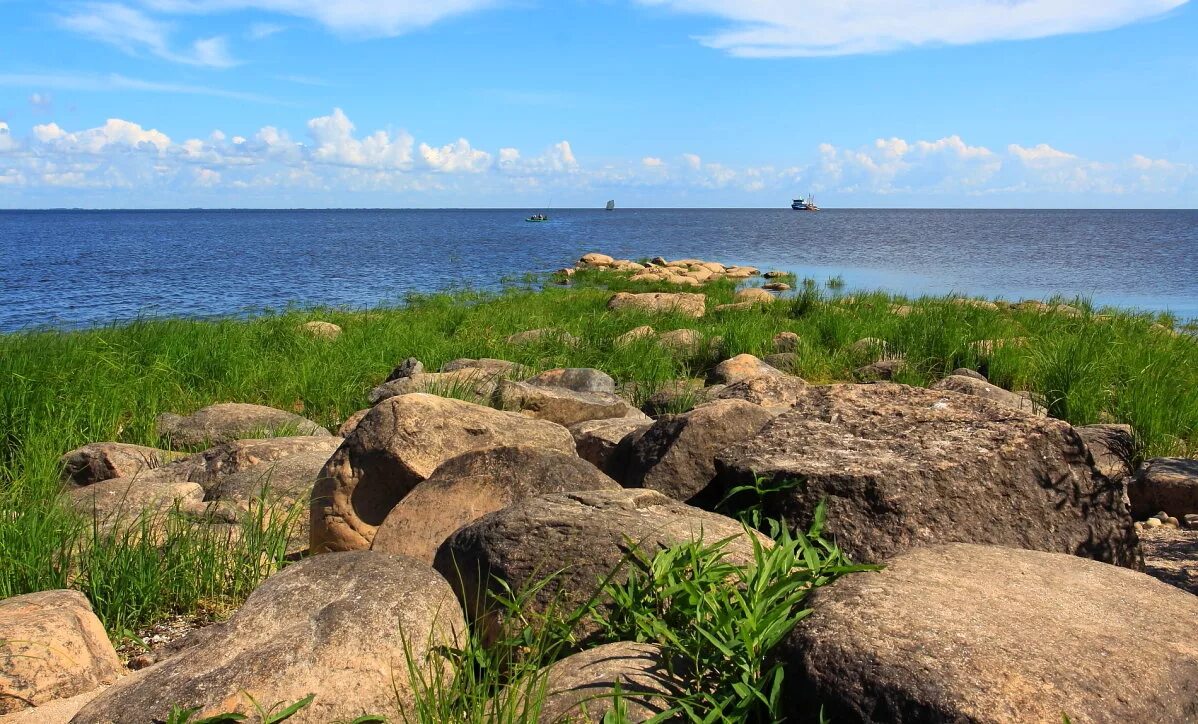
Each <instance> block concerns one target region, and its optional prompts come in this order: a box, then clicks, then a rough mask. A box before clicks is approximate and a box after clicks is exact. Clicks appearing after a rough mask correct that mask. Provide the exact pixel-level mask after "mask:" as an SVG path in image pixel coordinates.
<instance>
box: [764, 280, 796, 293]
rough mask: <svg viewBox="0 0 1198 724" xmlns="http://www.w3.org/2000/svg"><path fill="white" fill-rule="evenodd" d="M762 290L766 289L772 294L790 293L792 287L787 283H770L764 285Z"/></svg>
mask: <svg viewBox="0 0 1198 724" xmlns="http://www.w3.org/2000/svg"><path fill="white" fill-rule="evenodd" d="M761 288H762V289H765V290H766V291H770V292H787V291H790V285H789V284H787V283H786V282H769V283H768V284H762V285H761Z"/></svg>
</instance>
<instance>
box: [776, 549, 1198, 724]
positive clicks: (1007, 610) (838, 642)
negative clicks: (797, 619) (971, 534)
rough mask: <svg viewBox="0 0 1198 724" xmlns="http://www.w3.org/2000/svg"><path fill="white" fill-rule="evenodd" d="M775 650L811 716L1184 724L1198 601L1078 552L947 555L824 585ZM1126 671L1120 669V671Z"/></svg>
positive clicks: (912, 554)
mask: <svg viewBox="0 0 1198 724" xmlns="http://www.w3.org/2000/svg"><path fill="white" fill-rule="evenodd" d="M807 605H810V606H811V608H812V609H813V610H814V613H812V614H811V615H810V616H809V617H808V618H806V619H804V620H803V621H802V622H801V623H800V624H799V626H798V627H797V628H796V629H795V631H794V632H793V633H792V634H791V636H790V637H789V638H788V639H787V640H786V641H785V642H784V644H783V645H782V647H781V656H782V657H783V660H785V661H787V662H788V667H787V677H786V682H787V684H786V687H787V691H786V692H785V693H784V694H783V700H784V701H788V702H790V703H791V705H792V706H793V707H794V712H793V717H794V719H795V720H797V721H805V720H806V719H805V718H804V717H811V716H813V715H814V714H815V713H816V711H815V708H816V707H817V706H819V705H820V704H822V705H823V706H824V707H825V713H826V714H827V715H828V716H829V717H830V718H831V719H832V720H833V721H855V722H893V721H912V722H994V723H998V722H1060V721H1062V719H1063V717H1064V716H1067V717H1069V720H1071V721H1074V722H1111V723H1112V724H1114V723H1115V722H1150V721H1152V722H1158V721H1159V722H1166V721H1170V722H1181V721H1192V720H1193V719H1194V716H1195V712H1198V644H1195V642H1194V637H1193V631H1194V624H1195V622H1196V621H1198V597H1195V596H1192V595H1190V594H1188V593H1185V592H1184V591H1180V590H1177V589H1175V588H1172V587H1170V586H1167V585H1164V584H1162V583H1161V582H1159V581H1156V580H1153V579H1152V578H1151V577H1149V576H1146V575H1144V574H1142V573H1137V572H1135V571H1129V570H1126V569H1123V568H1118V567H1115V566H1109V565H1104V564H1102V563H1097V562H1095V561H1089V560H1085V559H1082V558H1077V557H1074V556H1069V555H1062V554H1055V553H1043V552H1038V551H1027V550H1013V549H1010V548H999V547H993V546H980V545H965V544H953V545H937V546H931V547H926V548H918V549H915V550H912V551H909V552H907V553H904V554H902V555H900V556H897V557H895V558H894V559H892V560H891V561H889V563H888V564H887V566H886V568H885V569H884V570H882V571H880V572H877V573H861V574H853V575H850V576H848V577H846V578H843V579H841V580H840V581H838V582H836V583H835V584H833V585H831V586H829V587H827V588H823V589H820V590H818V591H817V592H816V593H815V594H814V595H813V596H812V598H811V600H810V601H809V603H808V604H807ZM1116 661H1117V662H1118V665H1114V662H1116Z"/></svg>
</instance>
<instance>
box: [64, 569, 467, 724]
mask: <svg viewBox="0 0 1198 724" xmlns="http://www.w3.org/2000/svg"><path fill="white" fill-rule="evenodd" d="M464 630H465V622H464V621H463V619H462V612H461V609H460V608H459V606H458V603H457V601H456V600H455V599H454V595H453V591H452V590H451V589H450V587H449V586H448V584H447V583H446V582H445V581H444V580H443V579H442V578H441V577H440V576H439V575H437V574H436V573H435V572H434V571H432V570H431V569H430V568H429V567H428V566H427V565H424V564H421V563H418V562H416V561H413V560H411V559H406V558H402V557H395V556H387V555H383V554H380V553H375V552H373V551H355V552H350V553H338V554H331V555H325V556H317V557H315V558H310V559H307V560H304V561H301V562H299V563H296V564H293V565H291V566H289V567H287V568H285V569H283V570H282V571H280V572H278V573H276V574H274V575H273V576H271V577H270V578H268V579H266V581H265V582H264V583H262V585H260V586H259V587H258V588H257V589H256V590H255V591H254V592H253V593H252V594H250V597H249V599H248V600H246V602H245V603H244V604H243V605H242V606H241V607H240V608H239V609H238V610H237V612H236V613H234V614H233V617H232V618H230V619H229V620H228V621H227V622H225V623H218V624H214V625H213V626H210V627H208V629H205V631H204V635H203V636H202V637H200V639H199V640H198V642H197V643H195V644H194V645H192V646H189V647H188V648H186V649H185V650H184V651H182V652H181V653H179V654H177V655H175V656H172V657H170V658H168V659H166V660H164V661H161V662H159V663H157V664H155V665H154V666H151V667H150V668H147V669H143V670H142V671H141V672H138V674H137V675H135V676H131V677H129V678H127V679H125V680H123V681H121V682H118V683H117V684H115V685H113V686H112V687H110V688H109V689H108V690H106V691H105V692H104V693H103V694H101V695H100V696H99V697H97V698H96V699H95V700H93V701H92V702H91V703H90V704H88V705H87V706H86V707H84V708H83V710H82V711H81V712H80V713H79V714H78V716H76V717H75V719H74V720H73V721H74V722H75V723H76V724H93V723H94V724H107V723H108V722H113V721H120V722H125V721H147V720H150V719H154V720H165V719H166V717H167V715H168V714H169V712H170V708H171V706H172V705H177V706H180V707H185V708H186V707H199V708H200V711H199V712H198V713H197V718H199V717H205V716H211V715H213V714H217V713H225V712H239V713H242V714H245V715H248V716H253V715H254V714H255V709H254V704H253V702H255V701H256V702H258V703H260V704H262V705H263V706H267V707H269V706H271V705H273V704H274V703H275V702H286V703H290V702H294V701H298V700H300V699H303V698H304V697H306V696H308V695H309V694H315V698H314V699H313V701H312V703H311V704H310V705H309V706H307V707H305V708H304V709H301V710H300V711H299V712H298V713H297V714H296V715H295V716H293V717H292V718H290V719H289V720H288V722H297V723H300V724H303V723H305V722H311V723H313V724H317V723H319V724H323V723H325V722H331V721H335V720H336V721H349V720H351V719H354V718H356V717H358V716H361V715H363V714H378V713H379V712H388V713H395V712H397V711H398V713H400V714H409V713H411V711H412V710H411V706H412V704H413V698H414V697H413V692H412V685H411V683H410V682H409V678H408V673H409V668H408V660H409V657H410V659H411V660H412V661H413V662H415V663H414V665H415V666H416V667H417V670H418V671H419V672H420V673H421V675H423V676H431V675H436V670H435V669H434V668H433V667H440V666H444V664H443V663H440V662H443V661H444V659H443V658H442V657H440V656H433V655H431V654H432V650H433V649H434V647H437V646H458V645H460V643H461V639H460V636H461V634H462V632H463V631H464ZM445 673H446V671H445V669H442V670H441V672H440V675H445Z"/></svg>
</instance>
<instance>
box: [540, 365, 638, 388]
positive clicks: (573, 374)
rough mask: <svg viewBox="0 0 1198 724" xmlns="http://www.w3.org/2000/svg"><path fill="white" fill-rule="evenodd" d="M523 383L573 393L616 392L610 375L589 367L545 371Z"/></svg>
mask: <svg viewBox="0 0 1198 724" xmlns="http://www.w3.org/2000/svg"><path fill="white" fill-rule="evenodd" d="M525 381H526V382H527V383H528V384H530V385H535V386H537V387H562V388H565V389H567V390H574V391H575V392H606V393H610V394H615V392H616V381H615V380H613V379H612V378H611V376H610V375H608V374H607V373H606V372H604V371H602V370H597V369H592V368H590V367H567V368H558V369H553V370H546V371H544V372H542V373H541V374H539V375H537V376H536V377H532V378H530V379H528V380H525Z"/></svg>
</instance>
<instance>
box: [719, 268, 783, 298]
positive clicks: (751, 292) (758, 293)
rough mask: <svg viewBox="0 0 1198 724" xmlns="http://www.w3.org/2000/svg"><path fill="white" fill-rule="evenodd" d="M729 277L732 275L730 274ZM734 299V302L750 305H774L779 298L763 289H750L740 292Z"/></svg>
mask: <svg viewBox="0 0 1198 724" xmlns="http://www.w3.org/2000/svg"><path fill="white" fill-rule="evenodd" d="M729 276H732V275H731V274H729ZM732 299H733V302H748V303H749V304H773V303H774V301H775V300H776V299H777V297H775V296H774V295H773V294H770V293H769V292H767V291H766V290H764V289H762V288H761V287H749V288H748V289H741V290H740V291H738V292H737V293H736V294H734V295H733V297H732Z"/></svg>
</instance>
